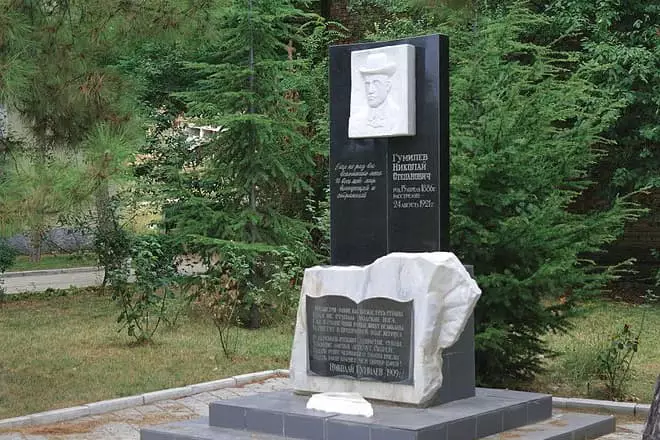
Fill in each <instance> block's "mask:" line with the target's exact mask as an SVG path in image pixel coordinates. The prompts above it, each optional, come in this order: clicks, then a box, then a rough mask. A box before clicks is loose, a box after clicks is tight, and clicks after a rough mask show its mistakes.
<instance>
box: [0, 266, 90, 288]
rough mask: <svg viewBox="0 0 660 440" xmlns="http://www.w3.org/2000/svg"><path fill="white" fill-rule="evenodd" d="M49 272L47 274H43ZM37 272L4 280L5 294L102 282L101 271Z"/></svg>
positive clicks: (83, 285) (86, 285) (84, 285)
mask: <svg viewBox="0 0 660 440" xmlns="http://www.w3.org/2000/svg"><path fill="white" fill-rule="evenodd" d="M43 272H49V273H43ZM43 272H42V271H37V273H34V274H29V275H24V276H9V277H5V278H4V287H5V290H6V292H7V293H19V292H42V291H44V290H46V289H48V288H51V289H68V288H69V287H71V286H75V287H88V286H97V285H99V284H101V282H102V281H103V271H99V270H93V271H89V270H85V271H75V270H73V271H68V272H63V273H53V272H56V271H43Z"/></svg>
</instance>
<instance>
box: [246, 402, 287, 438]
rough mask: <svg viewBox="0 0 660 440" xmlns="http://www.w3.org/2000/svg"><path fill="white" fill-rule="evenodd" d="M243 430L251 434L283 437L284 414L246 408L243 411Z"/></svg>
mask: <svg viewBox="0 0 660 440" xmlns="http://www.w3.org/2000/svg"><path fill="white" fill-rule="evenodd" d="M245 428H246V429H247V430H248V431H252V432H263V433H265V434H275V435H280V436H281V435H284V414H282V413H276V412H273V411H262V410H258V409H253V408H248V409H247V410H246V411H245Z"/></svg>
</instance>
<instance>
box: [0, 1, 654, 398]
mask: <svg viewBox="0 0 660 440" xmlns="http://www.w3.org/2000/svg"><path fill="white" fill-rule="evenodd" d="M314 7H315V5H314V4H313V3H308V2H305V1H298V2H294V1H289V0H252V1H250V0H226V1H224V0H211V1H209V0H187V1H185V2H180V1H167V0H166V1H162V0H153V1H139V2H138V1H131V0H129V1H127V0H111V1H99V0H94V1H89V0H86V1H82V0H80V1H77V0H70V1H67V2H54V3H44V2H22V1H17V0H0V65H2V66H3V71H2V74H0V102H1V103H3V104H6V105H7V107H8V109H9V110H10V112H12V113H13V114H16V115H18V116H19V117H20V120H21V121H22V124H23V126H24V129H25V130H24V131H25V133H26V134H24V135H20V134H19V133H14V134H12V136H11V137H10V139H9V141H7V140H2V141H1V142H2V145H1V146H2V149H1V150H0V152H1V153H2V157H1V158H0V159H1V160H3V161H2V162H0V179H2V185H1V186H0V225H2V226H11V227H13V228H16V227H19V228H27V229H30V230H32V231H33V232H34V237H35V238H34V240H35V242H36V241H37V240H38V237H39V236H40V235H41V234H42V233H43V231H44V230H45V229H46V228H48V226H49V225H51V224H52V223H53V222H54V221H55V219H57V218H58V217H62V215H64V214H67V215H68V214H70V213H72V212H74V213H75V212H80V211H82V210H83V209H88V208H90V207H91V206H92V205H93V208H94V209H92V211H93V215H91V216H85V218H84V219H82V220H81V221H80V223H81V224H84V225H87V226H89V225H90V224H91V225H92V227H93V228H94V229H95V244H96V252H97V253H98V255H99V261H100V263H101V264H102V265H103V266H104V267H105V268H106V269H107V275H108V277H109V278H108V281H109V282H110V287H112V289H113V293H114V298H115V299H116V300H117V301H118V302H119V303H120V304H121V305H122V314H121V316H120V317H119V320H120V322H121V323H122V324H124V325H126V328H128V329H129V332H130V333H131V334H132V335H134V336H135V337H136V338H137V339H138V340H146V339H149V338H151V337H152V335H153V332H154V331H155V329H156V328H157V327H158V325H159V324H158V323H159V322H160V321H159V320H162V319H163V317H165V319H168V318H167V313H166V308H167V304H168V301H169V300H170V299H172V298H175V297H177V295H179V296H178V299H181V298H184V299H187V298H190V299H193V297H197V298H198V299H199V300H200V305H202V306H203V305H204V304H206V305H207V312H209V314H210V316H211V317H212V319H213V321H214V323H215V324H216V328H218V330H219V332H220V336H221V338H222V340H223V343H222V346H223V349H224V350H225V352H226V353H227V354H229V353H230V352H231V351H232V350H231V345H232V344H231V341H230V340H231V337H230V338H229V340H228V339H227V338H226V336H228V335H227V333H226V330H227V329H228V328H229V327H228V326H231V325H232V324H235V323H241V324H244V325H251V326H256V325H259V323H260V322H263V321H269V320H271V318H272V319H273V320H274V319H276V316H277V315H279V316H286V315H288V314H289V313H290V312H291V310H294V309H295V301H296V299H297V295H298V292H297V290H296V288H297V286H298V284H299V281H300V275H301V272H302V268H304V267H306V266H309V265H311V264H315V263H318V262H320V261H323V260H324V259H326V258H327V257H328V246H327V241H328V233H329V222H328V201H327V151H328V143H329V142H328V123H327V96H326V91H327V59H326V48H327V45H328V44H329V43H331V42H333V41H334V40H336V39H337V38H338V37H339V33H338V32H336V31H334V32H331V31H329V30H328V28H327V27H326V23H324V22H323V20H321V19H320V18H319V17H318V16H317V15H315V14H314V13H313V12H314V10H313V9H314ZM351 8H352V9H351V11H352V13H354V14H359V15H360V16H362V17H365V19H364V21H363V27H361V28H360V29H351V30H350V31H352V34H353V35H358V34H361V33H362V32H364V31H368V32H369V33H368V34H365V35H359V36H360V37H368V38H376V39H387V38H399V37H404V36H411V35H419V34H421V33H431V32H441V33H446V34H448V35H449V37H450V41H451V52H450V53H451V59H450V64H451V90H452V96H451V136H450V138H451V148H452V150H451V158H452V159H451V160H452V162H451V167H452V168H451V172H452V176H451V192H452V193H451V198H452V212H451V236H452V248H453V249H454V252H455V253H456V254H457V255H458V256H459V257H460V258H461V259H462V260H463V261H465V262H466V263H469V264H473V265H474V266H475V267H476V272H477V277H478V281H479V284H480V285H481V287H482V289H483V291H484V294H483V296H482V298H481V300H480V302H479V305H478V308H477V311H476V326H477V328H476V330H477V336H476V344H477V363H478V375H479V380H480V382H481V383H483V384H489V385H496V384H502V383H509V382H512V381H517V380H520V379H528V378H530V377H531V376H533V375H534V374H535V373H536V372H538V371H539V369H540V368H541V367H542V363H543V360H542V355H544V354H546V353H547V352H546V348H545V345H544V342H543V340H542V337H543V335H545V334H546V333H547V332H549V331H563V330H565V329H566V328H567V326H568V321H567V318H568V317H569V316H570V314H571V312H572V311H573V310H574V309H575V306H576V305H577V303H578V302H579V301H581V300H583V299H584V298H588V297H590V296H593V295H597V294H598V293H599V292H600V291H601V289H602V287H603V286H604V285H605V283H607V282H608V281H609V280H611V279H613V278H614V277H616V275H617V271H618V269H620V268H621V267H619V266H616V267H605V266H601V265H599V264H597V263H596V262H595V261H592V258H593V256H594V255H597V254H598V253H600V252H601V250H602V249H603V247H604V246H606V245H607V244H609V243H611V242H612V241H613V240H614V239H615V238H616V237H617V236H619V235H620V234H621V232H622V229H623V226H624V223H625V221H626V220H631V219H634V218H636V216H637V215H639V214H640V211H639V210H638V209H636V208H635V206H634V205H632V204H631V203H630V201H629V200H630V199H629V198H628V197H624V196H622V195H621V194H624V193H625V192H628V191H631V190H635V189H639V188H643V187H646V186H649V185H654V184H656V185H657V169H658V166H659V165H660V163H659V162H660V157H659V156H658V148H657V144H658V139H659V138H660V132H659V131H658V125H657V120H658V119H657V118H658V105H659V104H660V101H659V99H660V89H659V84H658V83H659V80H660V76H659V75H660V73H659V72H660V69H658V67H659V59H660V53H659V49H658V47H659V45H658V38H657V30H656V29H654V23H657V21H658V15H659V9H660V7H659V6H658V5H655V4H653V3H652V2H645V1H644V0H635V1H632V2H627V3H626V4H625V5H623V4H622V2H620V1H618V0H612V1H609V0H608V1H604V2H598V3H597V4H594V3H593V2H591V1H589V0H562V1H557V2H552V3H548V4H546V2H542V1H540V0H539V1H531V2H528V3H519V2H516V1H504V2H477V1H462V0H452V1H447V2H425V1H423V0H419V1H406V0H354V1H353V2H351ZM372 23H373V25H372ZM331 28H333V29H337V27H336V26H334V27H331ZM189 124H195V125H197V126H201V125H204V126H210V127H213V128H214V129H215V130H217V131H216V132H215V134H214V135H212V136H209V137H207V138H204V139H199V138H194V137H192V136H190V131H189V130H188V129H187V128H188V125H189ZM134 157H135V160H133V158H134ZM129 171H130V172H129ZM654 171H656V173H654ZM119 178H122V179H119ZM593 181H599V182H598V183H600V185H599V186H597V185H594V182H593ZM117 182H121V183H122V185H121V186H120V185H118V184H117ZM594 188H598V189H600V190H601V191H599V192H600V193H601V194H602V198H603V203H600V204H599V205H598V209H597V210H587V209H583V210H582V211H581V212H579V213H577V212H575V209H574V206H575V204H576V202H577V201H578V200H580V197H582V195H583V194H584V193H585V191H593V189H594ZM92 201H93V202H94V203H92ZM129 208H131V209H129ZM138 209H139V210H142V211H153V214H154V217H155V218H156V221H155V225H154V226H156V228H155V229H154V234H153V235H149V236H141V237H136V236H133V235H132V234H130V233H128V231H127V223H129V222H130V215H129V213H128V211H129V210H132V211H136V210H138ZM127 218H128V219H129V220H127ZM181 255H185V256H194V257H199V258H201V259H202V261H203V262H204V263H205V265H206V266H207V268H208V270H209V272H208V274H209V275H210V278H211V279H212V280H213V281H209V280H208V279H205V278H204V277H195V276H192V277H190V278H189V279H187V280H186V282H185V283H184V284H185V285H184V284H182V279H181V278H180V277H179V275H177V273H176V272H177V271H176V265H177V262H178V258H177V257H179V256H181ZM131 259H132V264H133V269H135V270H136V280H137V282H136V283H135V285H134V286H129V284H128V281H129V279H130V278H129V275H130V273H129V268H128V262H129V261H130V260H131ZM184 290H185V292H187V293H185V295H183V296H181V292H183V291H184ZM175 291H176V292H179V293H178V294H176V295H175V294H173V292H175ZM154 319H155V321H154ZM223 332H224V333H223Z"/></svg>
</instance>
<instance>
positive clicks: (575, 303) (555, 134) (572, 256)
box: [376, 5, 639, 386]
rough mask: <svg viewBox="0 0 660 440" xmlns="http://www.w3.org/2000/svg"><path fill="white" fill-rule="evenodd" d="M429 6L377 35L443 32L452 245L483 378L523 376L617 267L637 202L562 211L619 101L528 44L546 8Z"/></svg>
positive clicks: (582, 186)
mask: <svg viewBox="0 0 660 440" xmlns="http://www.w3.org/2000/svg"><path fill="white" fill-rule="evenodd" d="M477 12H478V13H475V11H469V12H468V13H466V11H465V10H458V11H452V10H449V9H447V8H440V7H436V8H431V9H429V10H426V11H425V13H424V14H423V16H421V15H417V14H415V13H414V12H412V13H410V15H409V16H408V17H400V19H399V20H397V21H396V22H392V23H391V24H390V25H388V26H386V27H384V28H382V29H380V31H379V33H377V34H376V37H378V38H382V39H386V38H396V37H402V36H407V35H411V34H417V33H419V32H420V30H421V29H423V30H424V32H433V31H436V32H440V33H445V34H448V35H449V38H450V42H451V46H450V47H451V49H450V73H451V77H450V84H451V86H450V87H451V101H450V112H451V113H450V121H451V122H450V123H451V132H450V142H451V186H450V189H451V220H450V223H451V248H452V250H453V252H454V253H456V254H457V255H458V256H459V258H460V259H461V260H462V261H464V262H465V263H466V264H473V265H474V266H475V272H476V277H477V281H478V283H479V285H480V286H481V288H482V290H483V293H482V296H481V298H480V300H479V302H478V304H477V308H476V312H475V317H476V338H475V344H476V361H477V376H478V381H479V383H481V384H483V385H499V386H501V385H510V384H512V383H513V382H517V381H521V380H526V379H530V378H531V377H533V376H534V374H535V373H537V372H539V371H540V370H541V369H542V368H543V362H544V361H543V355H547V354H548V352H547V351H546V346H545V343H544V340H543V336H544V335H545V334H546V333H548V332H553V331H566V330H567V329H568V328H569V326H570V321H569V317H570V316H571V314H572V312H574V311H575V310H576V309H577V307H579V304H580V302H581V301H582V300H584V299H586V298H590V297H593V296H596V295H599V294H600V293H601V289H603V287H604V286H605V284H606V283H607V282H608V281H609V280H611V279H613V278H615V277H616V276H617V273H618V272H617V269H618V267H617V266H614V267H607V266H600V265H598V264H596V263H595V262H594V261H591V260H590V259H589V257H588V256H589V255H593V254H597V253H600V252H602V250H603V248H604V246H606V245H607V244H608V243H611V242H612V241H613V240H614V239H615V238H616V237H617V236H619V235H620V234H621V233H622V232H623V226H624V224H625V222H626V220H631V219H634V218H636V217H637V215H638V214H639V211H638V210H637V209H636V208H635V207H634V205H632V204H631V203H630V202H629V201H628V200H627V199H625V198H617V199H615V200H614V201H613V204H612V205H611V206H608V207H605V208H604V209H602V210H600V211H592V212H588V213H581V214H579V213H574V212H571V210H570V209H569V207H570V206H571V204H572V203H573V202H574V201H575V200H576V198H577V197H578V196H579V195H580V194H581V193H582V192H583V191H585V190H586V189H587V188H589V187H590V185H591V184H592V182H590V180H589V178H588V173H589V171H590V170H591V169H593V167H594V166H595V165H596V164H597V163H598V162H599V161H601V160H602V159H603V152H602V150H600V149H599V148H598V146H599V145H601V143H602V142H606V139H603V138H602V137H601V133H602V132H603V131H604V129H605V128H606V127H608V126H610V124H612V123H613V121H615V120H616V118H617V117H618V116H619V111H620V106H619V105H618V98H617V97H616V96H615V95H613V94H612V91H611V90H609V89H607V88H600V87H598V86H597V85H595V84H594V83H593V82H591V81H590V77H589V76H588V75H587V74H586V73H585V72H582V71H580V70H579V69H578V70H577V71H575V72H572V71H570V70H568V68H569V67H571V66H572V65H573V63H574V62H575V59H574V58H573V57H572V56H571V54H569V53H565V52H561V51H556V50H554V48H552V47H550V46H546V45H543V44H535V43H533V42H529V41H528V39H527V37H528V32H529V30H530V29H538V28H539V27H542V26H545V25H546V23H544V18H543V17H542V16H540V15H536V14H534V13H532V12H531V11H530V10H529V9H527V7H526V6H523V5H514V6H512V7H510V8H500V9H498V10H496V11H491V10H484V11H477Z"/></svg>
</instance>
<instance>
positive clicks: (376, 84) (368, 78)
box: [363, 74, 392, 107]
mask: <svg viewBox="0 0 660 440" xmlns="http://www.w3.org/2000/svg"><path fill="white" fill-rule="evenodd" d="M363 77H364V87H365V89H366V92H367V103H368V104H369V107H380V105H381V104H382V103H383V102H385V99H387V95H388V93H390V90H391V89H392V83H391V81H390V78H389V76H387V75H380V74H379V75H364V76H363Z"/></svg>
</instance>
